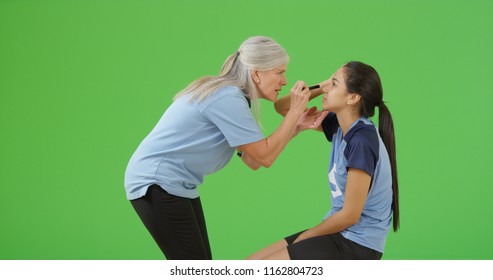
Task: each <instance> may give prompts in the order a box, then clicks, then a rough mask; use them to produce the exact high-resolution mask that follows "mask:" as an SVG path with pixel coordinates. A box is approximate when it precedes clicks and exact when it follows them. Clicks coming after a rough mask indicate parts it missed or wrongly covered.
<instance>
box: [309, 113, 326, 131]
mask: <svg viewBox="0 0 493 280" xmlns="http://www.w3.org/2000/svg"><path fill="white" fill-rule="evenodd" d="M328 114H329V112H328V111H322V113H320V115H319V116H317V118H316V119H315V121H314V122H313V123H312V125H311V127H312V128H316V127H318V126H319V125H320V124H322V122H323V121H324V119H325V117H327V115H328Z"/></svg>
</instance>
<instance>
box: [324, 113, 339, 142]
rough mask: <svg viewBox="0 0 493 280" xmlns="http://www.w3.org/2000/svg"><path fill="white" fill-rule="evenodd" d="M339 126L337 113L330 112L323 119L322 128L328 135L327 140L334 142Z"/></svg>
mask: <svg viewBox="0 0 493 280" xmlns="http://www.w3.org/2000/svg"><path fill="white" fill-rule="evenodd" d="M338 128H339V121H338V120H337V117H336V114H334V113H332V112H330V113H329V114H327V116H326V117H325V119H324V120H323V121H322V129H323V131H324V134H325V137H327V140H329V142H332V138H333V136H334V134H335V133H336V132H337V129H338Z"/></svg>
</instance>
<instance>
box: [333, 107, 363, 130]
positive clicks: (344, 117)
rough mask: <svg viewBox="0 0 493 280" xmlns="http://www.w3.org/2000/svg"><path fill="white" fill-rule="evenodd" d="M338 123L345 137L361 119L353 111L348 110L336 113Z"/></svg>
mask: <svg viewBox="0 0 493 280" xmlns="http://www.w3.org/2000/svg"><path fill="white" fill-rule="evenodd" d="M336 116H337V121H338V122H339V126H340V127H341V129H342V135H343V136H345V135H346V133H347V132H348V131H349V129H350V128H351V125H352V124H353V123H354V122H355V121H356V120H357V119H358V118H359V117H360V116H359V115H358V114H356V113H355V112H353V111H350V110H347V111H342V112H338V113H336Z"/></svg>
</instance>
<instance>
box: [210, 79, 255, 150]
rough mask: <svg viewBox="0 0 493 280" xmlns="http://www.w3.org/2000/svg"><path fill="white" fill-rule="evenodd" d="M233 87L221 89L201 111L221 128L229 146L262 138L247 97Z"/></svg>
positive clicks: (236, 145)
mask: <svg viewBox="0 0 493 280" xmlns="http://www.w3.org/2000/svg"><path fill="white" fill-rule="evenodd" d="M235 89H236V88H228V89H226V90H223V91H222V92H221V93H220V95H219V96H217V97H215V100H213V101H212V102H210V103H209V104H208V105H207V107H205V108H204V109H203V111H202V113H203V114H204V116H205V117H207V118H208V119H209V120H210V121H211V122H213V123H214V124H215V125H216V126H217V127H218V128H219V130H221V132H222V134H223V135H224V137H225V138H226V140H227V141H228V143H229V145H230V146H231V147H238V146H241V145H244V144H248V143H253V142H257V141H260V140H262V139H264V135H263V134H262V130H261V129H260V127H259V125H258V124H257V121H256V120H255V118H254V117H253V114H252V112H251V111H250V108H249V106H248V101H247V99H246V98H245V97H244V95H243V93H242V92H241V91H240V90H239V89H236V90H235Z"/></svg>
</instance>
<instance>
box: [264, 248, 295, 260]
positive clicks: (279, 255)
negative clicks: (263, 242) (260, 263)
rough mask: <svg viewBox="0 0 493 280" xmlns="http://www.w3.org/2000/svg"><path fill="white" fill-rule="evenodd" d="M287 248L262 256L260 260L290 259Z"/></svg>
mask: <svg viewBox="0 0 493 280" xmlns="http://www.w3.org/2000/svg"><path fill="white" fill-rule="evenodd" d="M290 259H291V258H290V257H289V253H288V249H287V248H286V247H284V248H282V249H280V250H278V251H276V252H274V253H272V254H270V255H268V256H265V257H263V258H262V260H290Z"/></svg>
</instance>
